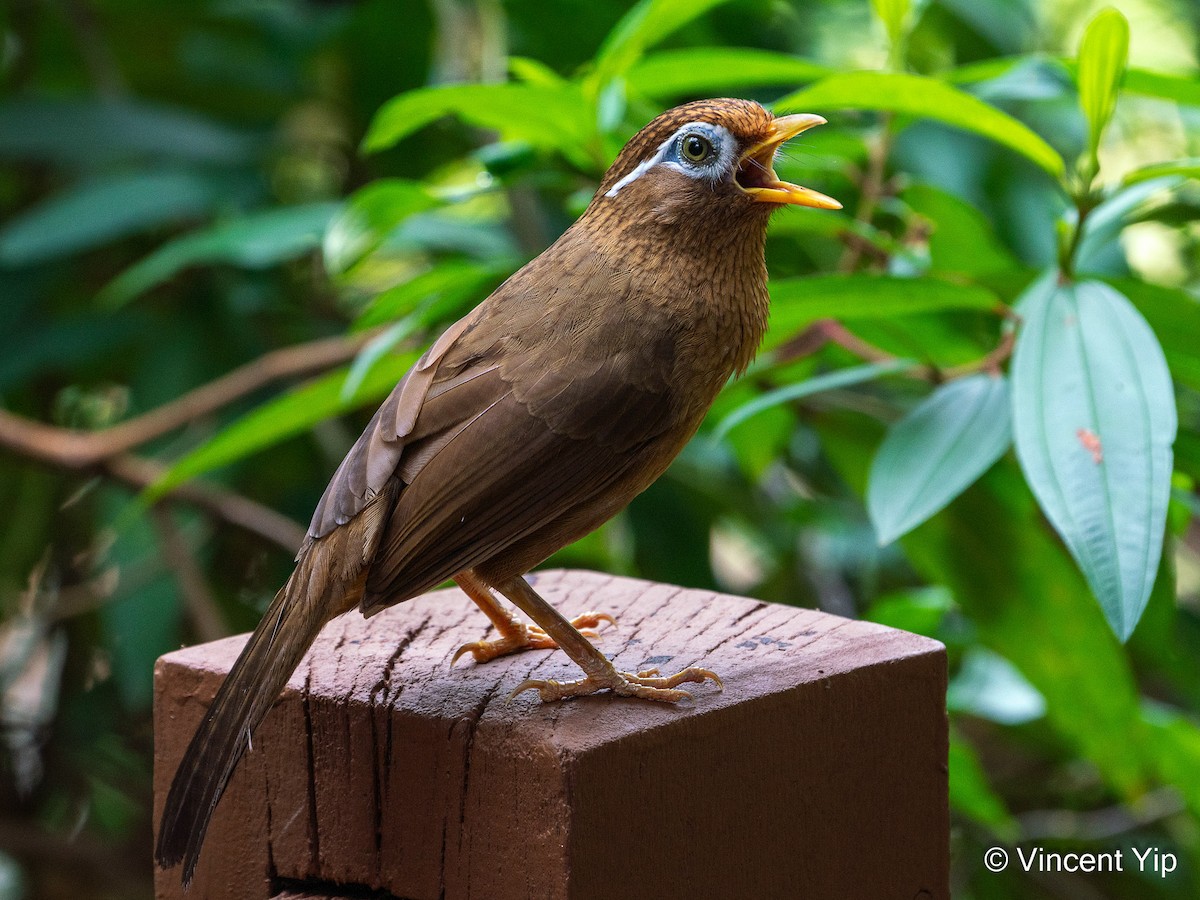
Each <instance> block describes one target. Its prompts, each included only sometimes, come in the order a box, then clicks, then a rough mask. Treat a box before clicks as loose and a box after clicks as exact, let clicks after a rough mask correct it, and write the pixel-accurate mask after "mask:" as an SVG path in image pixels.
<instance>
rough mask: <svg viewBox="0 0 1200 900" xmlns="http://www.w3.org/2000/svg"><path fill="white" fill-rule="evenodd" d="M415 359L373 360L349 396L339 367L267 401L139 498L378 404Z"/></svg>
mask: <svg viewBox="0 0 1200 900" xmlns="http://www.w3.org/2000/svg"><path fill="white" fill-rule="evenodd" d="M419 355H420V354H419V353H418V352H417V351H415V350H414V351H410V352H406V353H401V354H397V355H394V356H387V357H385V358H383V359H381V360H379V361H378V362H376V363H375V364H374V365H373V366H371V367H370V371H369V372H367V374H366V375H365V377H364V378H363V379H362V383H361V384H360V385H359V387H358V390H357V391H355V392H354V393H353V394H349V395H347V394H346V393H345V392H344V391H343V385H344V382H345V380H346V378H347V377H348V374H349V368H348V367H342V368H340V369H338V370H336V371H334V372H330V373H329V374H327V375H324V376H322V377H320V378H318V379H315V380H314V381H311V382H309V383H308V384H306V385H304V386H303V387H300V388H297V389H296V390H294V391H291V392H289V393H287V394H284V395H282V396H280V397H276V398H275V399H273V400H268V401H267V402H266V403H264V404H263V405H262V406H259V407H258V408H257V409H255V410H252V411H251V412H249V413H247V414H246V415H244V416H242V417H241V418H239V419H237V420H236V421H234V422H233V423H231V424H230V425H228V426H226V427H225V428H223V429H221V430H220V431H218V432H217V433H216V434H215V435H213V436H212V437H211V438H209V439H208V440H207V441H206V442H205V443H203V444H201V445H200V446H199V447H197V448H196V449H195V450H192V451H191V452H190V453H188V454H187V455H186V456H184V457H183V458H181V459H180V460H178V461H177V462H176V463H175V464H174V465H172V466H171V468H170V469H168V470H167V471H166V472H165V473H163V476H162V478H160V479H159V480H158V481H157V482H155V483H154V484H152V485H151V486H150V487H149V488H147V489H146V491H145V492H144V499H146V500H147V501H148V502H153V501H154V500H157V499H158V498H159V497H162V496H163V495H164V494H166V493H168V492H169V491H170V490H171V489H172V488H174V487H177V486H178V485H180V484H183V483H184V482H185V481H188V480H189V479H192V478H195V477H196V476H197V475H202V474H204V473H205V472H209V471H211V470H213V469H216V468H218V467H219V466H224V465H228V464H229V463H232V462H236V461H238V460H240V459H244V458H246V457H248V456H250V455H252V454H254V453H258V452H260V451H262V450H265V449H267V448H268V447H273V446H274V445H275V444H278V443H279V442H280V441H283V440H286V439H287V438H290V437H294V436H296V435H298V434H302V433H303V432H305V431H308V430H309V429H310V428H312V426H313V425H315V424H316V423H318V422H320V421H322V420H323V419H328V418H330V417H332V416H335V415H338V414H339V413H343V412H345V411H347V410H349V409H354V408H356V407H359V406H365V405H367V404H370V403H373V402H377V401H379V400H380V399H382V398H383V397H384V396H386V395H387V393H388V392H389V391H390V390H391V389H392V388H393V387H395V385H396V383H397V382H398V381H399V380H400V379H401V378H402V377H404V373H405V372H407V371H408V370H409V369H410V368H411V367H412V364H413V363H414V362H416V359H417V357H418V356H419Z"/></svg>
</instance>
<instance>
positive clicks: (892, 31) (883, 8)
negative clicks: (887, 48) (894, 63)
mask: <svg viewBox="0 0 1200 900" xmlns="http://www.w3.org/2000/svg"><path fill="white" fill-rule="evenodd" d="M871 8H872V9H874V10H875V15H877V16H878V17H879V21H881V22H882V23H883V27H884V28H885V29H886V30H887V35H888V40H889V41H890V42H891V44H892V46H893V47H897V46H899V45H900V44H901V43H902V42H903V41H904V38H905V36H906V34H907V33H908V17H909V14H910V13H911V12H912V2H911V0H871Z"/></svg>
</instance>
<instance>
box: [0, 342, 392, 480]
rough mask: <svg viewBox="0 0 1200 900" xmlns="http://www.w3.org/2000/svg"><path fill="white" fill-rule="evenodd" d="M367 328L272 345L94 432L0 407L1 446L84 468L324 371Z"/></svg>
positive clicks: (352, 350) (348, 355)
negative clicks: (286, 381) (154, 405)
mask: <svg viewBox="0 0 1200 900" xmlns="http://www.w3.org/2000/svg"><path fill="white" fill-rule="evenodd" d="M376 334H377V332H376V331H367V332H363V333H361V334H356V335H348V336H345V337H335V338H323V339H321V340H317V341H310V342H309V343H307V344H297V345H295V346H292V347H284V348H282V349H280V350H273V351H271V352H270V353H267V354H265V355H263V356H260V357H259V358H258V359H256V360H253V361H252V362H248V363H246V364H245V365H244V366H241V367H239V368H237V369H234V370H233V371H232V372H230V373H229V374H227V375H223V376H221V377H220V378H218V379H216V380H215V381H211V382H209V383H208V384H205V385H201V386H200V387H198V388H196V389H195V390H192V391H189V392H188V393H186V394H184V395H183V396H182V397H179V398H177V399H175V400H172V401H171V402H169V403H165V404H163V405H162V406H160V407H158V408H157V409H152V410H150V411H149V412H146V413H143V414H142V415H140V416H136V417H135V418H132V419H128V420H126V421H124V422H119V423H118V424H116V425H113V426H111V427H109V428H104V429H101V430H99V431H86V432H85V431H75V430H73V429H69V428H59V427H57V426H54V425H46V424H44V423H42V422H35V421H33V420H31V419H26V418H24V417H23V416H18V415H16V414H14V413H11V412H8V411H7V410H3V409H0V447H5V448H7V449H9V450H14V451H16V452H17V453H20V454H21V455H23V456H27V457H30V458H32V459H38V460H42V461H43V462H48V463H52V464H54V465H57V466H59V467H61V468H64V469H87V468H91V467H93V466H96V465H99V464H100V463H102V462H103V461H105V460H107V459H110V458H112V457H114V456H117V455H119V454H122V453H125V452H126V451H128V450H132V449H133V448H134V447H138V446H140V445H142V444H144V443H146V442H147V441H151V440H153V439H154V438H157V437H161V436H162V435H164V434H166V433H167V432H170V431H174V430H175V429H176V428H180V427H182V426H184V425H186V424H188V423H189V422H191V421H193V420H195V419H197V418H200V417H201V416H206V415H209V414H210V413H213V412H215V411H216V410H218V409H220V408H221V407H223V406H227V405H228V404H230V403H232V402H233V401H235V400H238V399H240V398H242V397H244V396H246V395H247V394H250V393H253V392H254V391H256V390H258V389H259V388H262V387H265V386H267V385H268V384H271V383H272V382H274V381H282V380H284V379H287V378H299V377H302V376H304V375H312V374H314V373H317V372H323V371H325V370H326V369H329V368H331V367H333V366H335V365H337V364H338V363H342V362H346V361H347V360H350V359H353V358H354V356H355V355H356V354H357V353H358V351H359V350H360V349H361V348H362V346H363V345H364V344H365V343H366V342H367V341H369V340H370V339H371V338H372V337H374V336H375V335H376Z"/></svg>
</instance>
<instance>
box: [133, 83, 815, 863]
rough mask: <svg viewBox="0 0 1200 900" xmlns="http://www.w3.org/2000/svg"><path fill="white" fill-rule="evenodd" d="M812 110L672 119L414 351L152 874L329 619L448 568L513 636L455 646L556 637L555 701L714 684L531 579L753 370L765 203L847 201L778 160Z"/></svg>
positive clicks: (489, 652) (264, 628)
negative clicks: (559, 600)
mask: <svg viewBox="0 0 1200 900" xmlns="http://www.w3.org/2000/svg"><path fill="white" fill-rule="evenodd" d="M821 121H823V120H821V119H820V118H819V117H816V116H789V117H786V118H782V119H776V118H775V117H773V116H772V115H771V114H770V113H769V112H767V111H766V110H764V109H763V108H762V107H761V106H759V105H758V104H756V103H749V102H746V101H742V100H711V101H702V102H697V103H689V104H686V105H684V106H680V107H678V108H676V109H673V110H670V111H668V112H666V113H663V114H662V115H661V116H659V117H658V118H656V119H655V120H654V121H652V122H651V123H650V124H649V125H647V126H646V127H645V128H643V129H642V130H641V131H640V132H639V133H638V134H637V135H635V136H634V137H633V138H632V139H631V140H630V141H629V143H628V144H627V145H626V146H625V148H624V149H623V150H622V151H621V154H620V155H619V156H618V158H617V160H616V162H614V163H613V165H612V167H611V168H610V169H609V171H608V173H607V174H606V175H605V177H604V180H603V182H602V183H601V185H600V188H599V190H598V191H597V192H596V196H595V198H594V199H593V200H592V203H591V204H590V205H589V207H588V209H587V211H586V212H585V213H584V214H583V216H582V217H580V219H579V220H578V221H577V222H576V223H575V224H574V225H572V226H571V228H569V229H568V230H567V231H566V232H565V233H564V234H563V235H562V237H560V238H559V239H558V240H557V241H556V242H555V243H554V244H553V246H551V247H550V248H549V249H547V250H546V251H545V252H544V253H542V254H541V255H540V256H539V257H537V258H536V259H534V260H533V261H532V262H530V263H529V264H528V265H527V266H525V267H524V268H523V269H521V270H520V271H519V272H517V273H516V274H515V275H513V276H512V277H511V278H509V279H508V281H506V282H505V283H504V284H503V285H501V286H500V287H499V288H498V289H497V290H496V291H495V293H493V294H492V295H491V296H490V297H488V298H487V299H486V300H484V301H483V302H482V303H481V304H480V305H479V306H478V307H476V308H475V309H474V310H473V311H472V312H470V313H469V314H468V315H467V316H466V317H464V318H463V319H462V320H460V321H459V322H457V323H456V324H455V325H453V326H451V327H450V328H449V329H448V330H447V331H446V332H445V334H443V335H442V336H441V338H439V339H438V341H437V342H436V343H435V344H434V345H433V346H432V347H431V348H430V349H429V351H428V352H427V353H426V354H425V355H424V356H422V357H421V359H420V361H418V363H417V364H416V365H415V366H414V367H413V369H412V370H411V371H410V372H409V373H408V374H407V375H406V376H405V377H404V379H403V380H402V381H401V382H400V383H399V384H398V385H397V386H396V388H395V389H394V390H393V391H392V393H391V395H390V396H389V397H388V399H387V400H386V401H385V402H384V404H383V406H382V407H381V408H380V409H379V411H378V412H377V413H376V414H375V417H374V418H373V419H372V420H371V422H370V424H369V425H368V426H367V428H366V430H365V431H364V432H363V434H362V436H361V437H360V438H359V439H358V441H357V442H356V443H355V445H354V447H353V448H352V449H351V450H350V452H349V453H348V454H347V456H346V458H345V460H344V461H343V462H342V464H341V466H339V468H338V470H337V472H336V473H335V474H334V476H333V479H332V480H331V481H330V484H329V486H328V488H326V490H325V494H324V496H323V497H322V498H321V501H320V503H319V504H318V506H317V509H316V512H315V513H314V515H313V519H312V524H311V525H310V527H309V532H308V537H307V538H306V540H305V542H304V546H303V547H302V548H301V550H300V553H299V555H298V556H297V559H296V569H295V572H294V573H293V574H292V576H291V577H290V578H289V579H288V581H287V583H286V584H285V585H284V586H283V588H282V589H281V590H280V591H279V593H278V594H277V595H276V597H275V600H274V602H273V603H272V604H271V607H270V609H269V610H268V611H267V614H266V616H265V617H264V619H263V621H262V623H261V624H260V625H259V626H258V628H257V629H256V630H255V632H254V634H253V636H252V637H251V638H250V641H249V643H248V644H247V645H246V648H245V650H244V651H243V652H242V654H241V656H240V657H239V658H238V660H237V662H236V664H235V665H234V667H233V670H232V671H231V672H230V674H229V676H228V678H226V680H225V682H224V683H223V684H222V686H221V689H220V690H219V691H218V693H217V696H216V698H215V700H214V701H213V704H212V706H211V707H210V709H209V711H208V714H207V716H206V717H205V719H204V721H203V723H202V724H201V725H200V728H199V729H198V730H197V733H196V735H195V737H194V738H193V740H192V742H191V744H190V746H189V747H188V750H187V752H186V754H185V756H184V759H183V761H182V763H181V764H180V766H179V769H178V771H177V773H176V775H175V780H174V782H173V784H172V785H171V790H170V793H169V794H168V796H167V800H166V805H165V809H164V813H163V817H162V821H161V824H160V826H159V835H158V844H157V848H156V851H155V857H156V859H157V861H158V863H159V864H160V865H162V866H172V865H175V864H177V863H179V862H180V861H183V863H184V869H183V879H184V881H185V883H186V882H187V881H189V880H190V878H191V875H192V872H193V870H194V868H195V864H196V860H197V857H198V854H199V852H200V846H201V844H202V842H203V838H204V832H205V829H206V828H207V827H208V822H209V819H210V818H211V816H212V812H213V810H214V809H215V807H216V804H217V802H218V800H219V799H220V796H221V793H222V792H223V791H224V789H225V785H226V784H227V783H228V781H229V778H230V776H231V775H232V773H233V769H234V767H235V766H236V765H237V762H238V760H239V759H240V757H241V755H242V753H243V752H244V750H245V749H246V747H247V746H248V745H249V741H250V735H251V732H252V731H253V729H254V728H255V727H256V726H257V724H258V723H259V722H260V721H261V720H262V718H263V716H264V715H266V712H267V710H268V709H269V708H270V706H271V704H272V703H273V702H274V700H275V698H276V696H277V695H278V693H279V691H280V690H281V689H282V687H283V685H284V684H285V683H286V682H287V679H288V677H289V676H290V675H291V673H292V671H293V670H294V669H295V668H296V666H297V665H298V664H299V662H300V660H301V659H302V657H303V655H304V653H305V651H306V650H307V649H308V647H309V646H311V644H312V642H313V640H314V639H315V638H316V635H317V633H318V632H319V631H320V629H321V627H322V625H324V624H325V622H327V621H328V620H329V619H331V618H333V617H334V616H336V615H340V614H341V613H343V612H346V611H348V610H349V609H351V608H353V607H354V606H355V605H356V604H357V605H359V606H360V608H361V610H362V612H363V614H364V615H368V616H369V615H372V614H373V613H376V612H378V611H379V610H380V609H382V608H384V607H386V606H389V605H391V604H393V603H399V602H401V601H404V600H407V599H410V598H412V597H415V596H417V595H418V594H421V593H422V592H424V591H426V590H428V589H430V588H432V587H434V586H436V585H438V584H440V583H441V582H443V581H445V580H446V579H448V578H452V577H453V578H454V579H455V580H456V581H458V582H459V584H460V586H462V588H463V589H464V590H465V591H466V592H467V593H468V594H469V595H470V596H471V597H472V598H473V599H475V600H476V602H478V603H479V604H480V605H481V607H483V608H484V611H485V612H487V613H488V615H489V616H491V617H492V619H493V621H494V622H495V623H496V624H497V628H498V631H499V632H500V639H498V640H497V641H492V642H478V643H476V644H472V645H468V646H467V647H466V648H464V650H470V651H471V652H472V653H474V655H475V656H476V659H479V660H484V659H488V658H492V657H493V656H496V655H500V654H501V653H506V652H512V651H513V650H518V649H523V648H525V647H530V646H552V645H553V644H552V641H557V645H558V646H560V647H562V648H563V649H564V650H565V651H566V652H567V653H568V654H569V655H570V656H571V658H572V659H573V660H575V661H576V662H577V663H579V664H580V666H581V667H582V668H583V669H584V672H585V674H586V676H587V677H586V678H585V679H583V680H582V681H579V682H571V683H568V684H565V685H564V684H559V683H556V682H536V683H535V682H527V683H526V685H523V686H522V689H524V688H526V687H529V688H535V689H537V690H539V692H540V693H541V695H542V696H543V698H544V699H557V698H561V697H565V696H571V695H575V694H580V693H588V692H591V691H595V690H600V689H603V688H609V689H612V690H614V691H616V692H618V693H622V694H629V695H634V696H640V697H647V698H650V699H657V700H668V701H673V700H677V699H679V698H680V697H682V696H686V695H685V694H684V692H682V691H678V690H675V689H674V687H675V685H676V684H678V683H681V682H685V681H703V680H704V679H705V678H712V679H714V680H715V678H716V677H715V676H714V675H712V673H709V672H706V671H705V670H702V669H688V670H685V671H684V672H682V673H679V674H678V675H676V676H673V677H670V678H660V677H655V676H656V674H657V673H653V674H648V673H642V674H641V675H630V674H627V673H619V672H617V671H616V670H615V669H614V668H613V667H612V665H611V664H610V663H609V662H608V661H607V659H605V658H604V657H603V656H602V655H601V654H600V653H599V652H598V651H597V650H595V648H594V647H592V646H591V644H590V643H588V641H587V640H586V639H585V638H584V637H582V636H581V635H580V633H579V632H578V631H577V630H576V629H575V628H574V627H573V626H572V624H571V623H569V622H567V621H566V620H565V619H563V618H562V617H561V616H560V615H559V614H558V613H557V612H555V611H554V610H553V608H552V607H550V606H548V605H547V604H546V603H545V601H543V600H542V599H541V598H540V597H538V596H537V595H536V594H535V593H534V592H533V591H532V589H531V588H530V587H529V586H528V584H527V583H526V582H525V581H524V579H523V578H522V577H521V576H523V575H524V574H525V573H526V572H528V571H529V570H530V569H531V568H533V567H534V566H536V565H537V564H538V563H540V562H542V561H543V560H544V559H546V557H548V556H549V555H550V554H551V553H553V552H555V551H556V550H558V549H559V548H561V547H563V546H565V545H566V544H568V543H570V542H572V541H574V540H576V539H577V538H580V537H582V536H583V535H585V534H587V533H588V532H590V531H592V530H593V529H595V528H596V527H597V526H599V525H600V524H602V523H603V522H605V521H606V520H607V519H609V518H610V517H612V516H613V515H614V514H615V513H617V512H618V511H619V510H621V509H622V508H623V507H624V506H625V505H626V504H627V503H628V502H629V501H630V500H631V499H632V498H633V497H634V496H636V495H637V494H638V493H639V492H641V491H642V490H644V489H645V488H646V487H647V486H649V485H650V483H651V482H653V481H654V480H655V479H656V478H658V476H659V475H661V474H662V472H663V471H664V470H665V469H666V468H667V466H668V464H669V463H670V462H671V460H672V459H673V458H674V457H675V455H676V454H677V453H678V452H679V451H680V449H681V448H682V447H683V445H684V444H685V443H686V442H687V441H688V439H689V438H691V436H692V435H693V434H694V433H695V431H696V429H697V428H698V427H699V425H700V422H701V420H702V419H703V417H704V414H705V412H706V411H707V410H708V407H709V405H710V404H711V403H712V401H713V398H714V397H715V396H716V394H717V392H718V391H719V390H720V389H721V387H722V385H723V384H724V383H725V381H726V380H727V379H728V378H729V376H730V375H731V374H732V373H734V372H740V371H741V370H743V369H744V368H745V367H746V365H747V364H748V363H749V362H750V360H751V358H752V357H753V355H754V352H755V350H756V348H757V346H758V343H759V341H760V339H761V337H762V334H763V331H764V330H765V328H766V324H767V306H768V301H767V289H766V267H765V264H764V261H763V244H764V240H765V233H766V224H767V219H768V217H769V216H770V214H771V212H772V211H773V210H775V209H778V208H780V206H781V205H783V204H786V203H795V204H802V205H809V206H821V207H826V208H833V207H836V206H837V204H836V202H835V201H832V200H829V198H826V197H823V196H822V195H820V194H816V193H815V192H810V191H807V190H806V189H804V188H800V187H797V186H795V185H788V184H785V183H782V182H779V181H778V180H777V179H776V177H775V174H774V171H773V170H772V168H771V160H772V158H773V156H774V153H775V150H776V148H777V147H778V146H779V145H780V144H781V143H782V142H783V141H784V140H786V139H787V138H789V137H791V136H793V135H794V134H797V133H799V132H800V131H803V130H805V129H806V128H808V127H811V126H812V125H815V124H819V123H820V122H821ZM702 150H707V151H708V153H707V155H706V156H704V157H703V158H701V152H700V151H702ZM693 157H695V158H694V159H693ZM492 589H494V590H496V591H498V592H499V593H501V594H503V595H505V596H507V597H508V598H509V599H510V600H512V601H513V602H514V603H515V604H516V605H517V606H518V607H519V608H521V609H522V610H523V611H525V612H526V613H527V614H528V615H529V616H530V617H531V618H532V619H533V620H534V621H535V622H536V623H537V625H538V626H540V629H530V628H528V627H526V626H524V625H522V624H520V623H519V622H517V621H516V620H514V619H512V618H511V617H510V614H508V613H506V612H504V611H503V609H502V608H501V607H500V606H499V604H498V601H496V600H495V598H494V597H493V596H492V594H491V591H492ZM602 618H604V617H603V616H595V615H592V616H590V617H583V619H584V621H581V620H577V624H586V625H591V626H594V625H595V624H596V623H597V621H598V620H599V619H602Z"/></svg>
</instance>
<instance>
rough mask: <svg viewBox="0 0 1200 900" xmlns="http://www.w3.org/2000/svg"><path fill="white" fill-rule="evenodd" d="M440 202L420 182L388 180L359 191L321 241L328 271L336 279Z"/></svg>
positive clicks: (399, 179)
mask: <svg viewBox="0 0 1200 900" xmlns="http://www.w3.org/2000/svg"><path fill="white" fill-rule="evenodd" d="M439 202H440V201H439V200H438V198H437V197H435V196H434V195H433V194H432V193H430V191H429V190H428V189H427V188H426V187H425V186H424V185H422V184H421V183H420V182H417V181H406V180H404V179H402V178H385V179H381V180H380V181H375V182H372V183H371V184H369V185H367V186H366V187H364V188H362V189H361V190H359V191H357V192H356V193H355V194H354V196H352V197H351V198H350V199H349V200H348V201H347V202H346V206H345V208H344V209H343V210H342V211H341V212H340V213H339V214H338V215H337V216H336V217H335V218H334V219H333V221H331V222H330V223H329V228H328V229H327V230H326V232H325V238H324V240H323V242H322V246H321V249H322V252H323V254H324V257H325V270H326V271H327V272H329V274H331V275H334V276H337V275H341V274H344V273H345V272H346V271H348V270H349V269H350V268H352V267H353V266H354V265H355V264H356V263H358V262H359V261H360V260H361V259H362V258H363V257H364V256H365V255H366V254H368V253H370V251H371V250H373V249H374V248H376V247H378V246H379V244H380V243H381V242H382V241H383V240H384V238H386V237H387V236H388V235H389V234H391V232H392V231H393V230H394V229H395V228H396V227H397V226H398V225H399V224H400V223H401V222H403V221H404V220H405V219H407V218H408V217H409V216H411V215H413V214H414V213H418V212H423V211H424V210H427V209H432V208H433V207H434V206H437V205H438V203H439Z"/></svg>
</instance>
